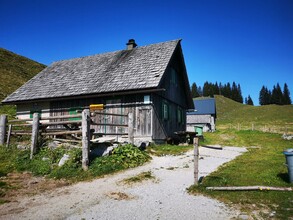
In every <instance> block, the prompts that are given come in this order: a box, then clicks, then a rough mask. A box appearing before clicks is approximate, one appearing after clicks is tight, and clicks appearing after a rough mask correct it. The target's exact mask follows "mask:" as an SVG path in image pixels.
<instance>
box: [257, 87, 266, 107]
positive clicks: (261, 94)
mask: <svg viewBox="0 0 293 220" xmlns="http://www.w3.org/2000/svg"><path fill="white" fill-rule="evenodd" d="M265 92H266V90H265V86H262V87H261V90H260V92H259V98H258V101H259V104H260V105H266V102H265Z"/></svg>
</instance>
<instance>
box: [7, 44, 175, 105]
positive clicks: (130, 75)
mask: <svg viewBox="0 0 293 220" xmlns="http://www.w3.org/2000/svg"><path fill="white" fill-rule="evenodd" d="M179 43H180V40H174V41H168V42H163V43H158V44H152V45H148V46H142V47H136V48H133V49H132V50H120V51H116V52H110V53H104V54H98V55H93V56H87V57H82V58H76V59H70V60H63V61H58V62H55V63H53V64H51V65H50V66H48V67H47V68H46V69H44V70H43V71H41V72H40V73H39V74H38V75H36V76H35V77H33V78H32V79H31V80H30V81H28V82H27V83H26V84H24V85H23V86H22V87H20V88H19V89H17V90H16V91H15V92H14V93H12V94H11V95H10V96H8V97H7V98H6V99H5V100H3V101H2V102H3V103H17V102H26V101H32V100H42V99H55V98H56V99H58V98H61V97H72V96H83V95H84V96H86V95H94V94H100V93H110V92H118V91H129V90H141V89H151V88H158V86H159V83H160V81H161V79H162V76H163V74H164V72H165V70H166V68H167V66H168V63H169V61H170V59H171V57H172V55H173V53H174V51H175V48H176V47H177V45H178V44H179Z"/></svg>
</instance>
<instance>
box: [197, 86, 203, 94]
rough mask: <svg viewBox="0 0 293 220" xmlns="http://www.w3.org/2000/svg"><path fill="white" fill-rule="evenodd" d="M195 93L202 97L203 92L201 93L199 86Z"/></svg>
mask: <svg viewBox="0 0 293 220" xmlns="http://www.w3.org/2000/svg"><path fill="white" fill-rule="evenodd" d="M197 92H198V94H199V96H203V92H202V88H201V86H199V87H198V88H197Z"/></svg>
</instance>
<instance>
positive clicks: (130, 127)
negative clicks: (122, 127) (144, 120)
mask: <svg viewBox="0 0 293 220" xmlns="http://www.w3.org/2000/svg"><path fill="white" fill-rule="evenodd" d="M128 139H129V143H131V144H134V135H133V113H132V112H130V113H128Z"/></svg>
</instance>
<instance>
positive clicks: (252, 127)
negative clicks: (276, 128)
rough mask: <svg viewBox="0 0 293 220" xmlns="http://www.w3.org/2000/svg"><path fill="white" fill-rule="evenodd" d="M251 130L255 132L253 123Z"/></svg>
mask: <svg viewBox="0 0 293 220" xmlns="http://www.w3.org/2000/svg"><path fill="white" fill-rule="evenodd" d="M251 130H252V131H253V130H254V124H253V123H252V124H251Z"/></svg>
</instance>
